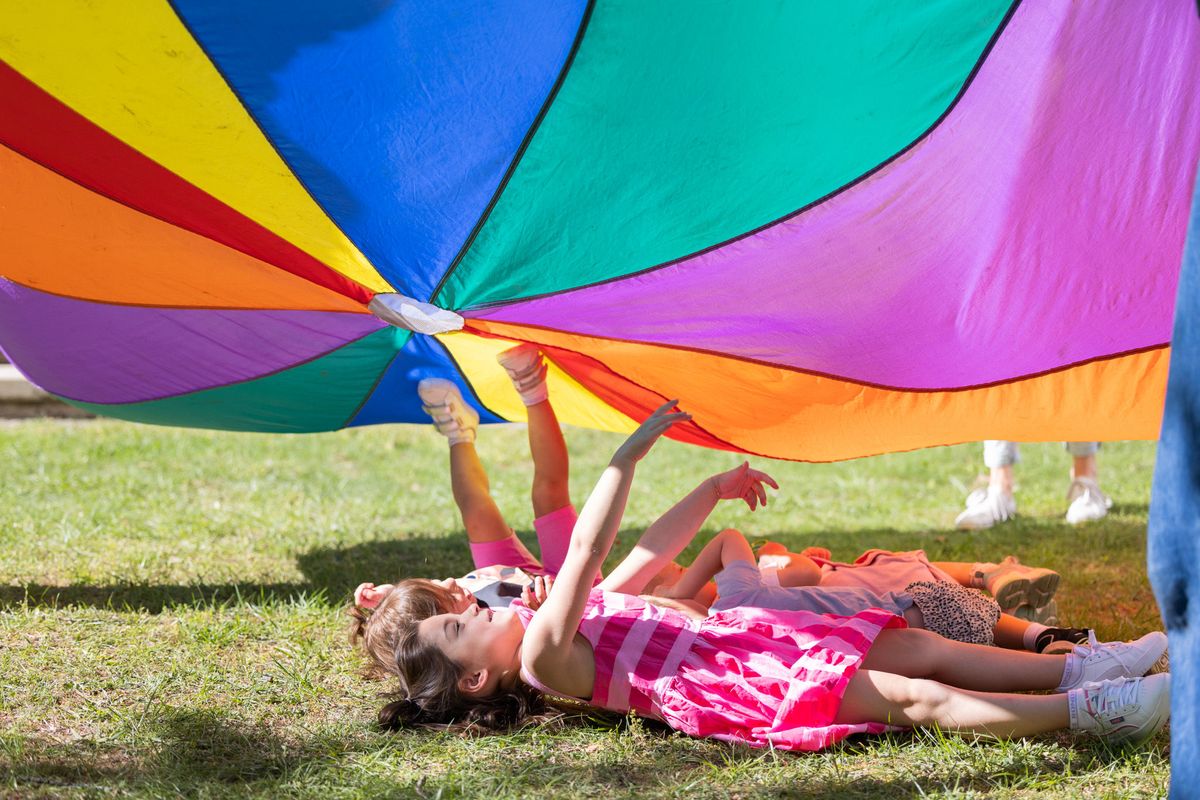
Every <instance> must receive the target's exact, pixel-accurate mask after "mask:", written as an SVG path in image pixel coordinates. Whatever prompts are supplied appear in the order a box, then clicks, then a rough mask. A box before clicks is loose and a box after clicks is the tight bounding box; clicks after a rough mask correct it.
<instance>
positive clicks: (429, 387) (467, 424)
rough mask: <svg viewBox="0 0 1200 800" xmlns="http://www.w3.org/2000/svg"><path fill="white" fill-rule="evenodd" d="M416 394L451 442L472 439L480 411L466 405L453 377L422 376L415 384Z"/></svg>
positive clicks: (439, 431) (434, 424) (440, 431)
mask: <svg viewBox="0 0 1200 800" xmlns="http://www.w3.org/2000/svg"><path fill="white" fill-rule="evenodd" d="M417 394H418V395H419V396H420V398H421V403H422V408H424V409H425V413H426V414H428V415H429V416H431V417H433V426H434V427H435V428H437V430H438V433H440V434H442V435H443V436H445V437H446V438H447V439H449V440H450V444H451V445H456V444H461V443H463V442H473V441H475V428H476V427H478V426H479V412H478V411H476V410H475V409H473V408H471V407H470V406H469V405H467V401H466V400H463V396H462V394H461V393H459V391H458V386H456V385H455V384H454V382H453V381H448V380H445V379H444V378H425V379H424V380H423V381H421V382H420V383H418V384H417Z"/></svg>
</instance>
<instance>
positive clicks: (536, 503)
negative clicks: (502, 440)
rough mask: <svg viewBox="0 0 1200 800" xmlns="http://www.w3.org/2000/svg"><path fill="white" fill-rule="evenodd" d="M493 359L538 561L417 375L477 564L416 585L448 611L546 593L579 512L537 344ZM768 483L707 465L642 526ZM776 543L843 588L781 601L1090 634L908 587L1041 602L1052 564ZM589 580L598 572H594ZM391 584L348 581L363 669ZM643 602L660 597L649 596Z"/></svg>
mask: <svg viewBox="0 0 1200 800" xmlns="http://www.w3.org/2000/svg"><path fill="white" fill-rule="evenodd" d="M497 360H498V361H499V362H500V365H501V366H503V367H504V368H505V370H506V371H507V372H508V374H509V377H510V378H511V380H512V382H513V387H514V388H515V389H516V391H517V393H518V395H519V396H520V398H521V400H522V402H523V403H524V404H525V406H526V408H527V412H528V420H529V424H528V426H527V431H528V437H529V451H530V456H531V458H532V461H533V468H534V469H533V485H532V487H531V490H530V499H531V504H532V507H533V515H534V522H533V527H534V530H535V532H536V533H537V539H538V545H539V548H540V551H541V560H539V559H538V558H536V557H534V556H533V555H532V554H531V553H530V552H529V550H527V549H526V548H525V546H524V545H523V544H522V543H521V541H520V540H519V539H518V538H517V537H516V535H515V534H514V533H513V530H512V528H511V527H509V525H508V523H507V522H506V521H505V519H504V517H503V515H502V514H501V513H500V509H499V508H498V507H497V505H496V503H495V501H494V500H493V499H492V496H491V494H490V492H489V484H488V478H487V472H486V470H485V469H484V466H483V463H482V462H481V461H480V458H479V455H478V453H477V452H476V450H475V438H476V432H477V426H478V422H479V415H478V413H477V412H476V411H475V410H474V409H473V408H471V406H470V405H468V404H467V403H466V402H465V401H464V400H463V398H462V395H461V394H460V393H459V390H458V388H457V386H455V385H454V384H453V383H451V382H450V381H446V380H439V379H427V380H424V381H422V382H421V383H420V386H419V389H418V391H419V392H420V396H421V400H422V403H423V405H424V408H425V410H426V411H427V412H428V413H429V414H430V416H431V417H432V419H433V421H434V425H435V426H436V428H437V430H438V432H439V433H441V434H442V435H443V436H445V437H446V438H447V440H448V442H449V445H450V447H449V454H450V485H451V490H452V494H453V496H454V499H455V503H456V505H457V506H458V510H459V514H460V516H461V518H462V522H463V527H464V529H465V530H466V533H467V540H468V544H469V546H470V550H471V556H472V559H473V560H474V562H475V569H474V570H473V571H472V572H471V573H469V574H468V575H466V576H464V577H461V578H457V579H455V578H444V579H441V580H438V581H433V582H431V584H432V585H430V586H428V587H427V589H428V591H427V592H423V593H418V595H419V596H420V597H419V601H420V602H422V603H425V604H426V605H428V603H432V602H434V600H433V594H431V593H437V594H441V595H444V599H443V605H442V607H443V608H444V609H445V610H450V611H456V612H457V611H462V610H464V609H465V608H467V607H468V606H470V605H475V604H482V605H484V606H486V607H489V608H493V609H496V608H505V607H507V606H508V605H509V604H510V603H511V602H512V601H513V600H514V599H516V598H518V597H524V598H525V599H526V600H527V601H528V600H529V599H530V598H531V593H533V592H535V591H538V592H544V591H545V588H546V587H545V581H546V580H547V579H549V578H550V577H552V576H553V575H554V574H555V573H557V571H558V569H559V567H560V566H561V565H562V562H563V558H564V557H565V556H566V552H567V545H568V543H569V541H570V535H571V529H572V527H573V526H574V524H575V520H576V514H575V509H574V508H573V507H572V506H571V501H570V488H569V472H570V470H569V458H568V453H567V448H566V444H565V442H564V440H563V436H562V431H561V429H560V428H559V424H558V419H557V417H556V416H555V413H554V408H553V406H552V404H551V402H550V398H549V392H548V387H547V385H546V371H547V370H546V365H545V363H544V361H543V358H542V354H541V353H540V352H539V351H538V349H537V348H536V347H535V346H533V345H530V344H524V345H519V346H517V347H514V348H512V349H509V350H506V351H504V352H503V353H501V354H500V355H499V356H498V359H497ZM768 485H769V486H772V487H774V488H776V489H778V488H779V487H778V485H777V484H776V483H775V481H774V480H773V479H772V478H771V477H770V476H769V475H767V474H765V473H763V472H759V471H758V470H753V469H750V467H749V465H748V464H743V465H742V466H741V467H739V468H736V469H733V470H730V471H728V472H724V473H721V474H718V475H714V476H712V477H711V478H708V479H706V480H705V481H703V482H702V483H701V484H700V485H699V486H697V487H696V489H695V490H693V491H692V492H691V493H689V494H688V495H687V496H686V497H684V498H683V499H681V500H680V501H679V502H678V503H676V504H675V506H674V507H672V508H671V509H670V510H669V511H668V512H667V513H666V514H664V515H663V516H662V517H661V518H660V519H659V520H657V521H656V522H655V523H654V524H653V525H652V526H651V528H650V529H649V531H648V532H647V535H648V537H649V538H650V540H658V541H664V540H666V539H668V538H670V539H672V540H675V541H683V542H687V541H690V540H691V539H692V537H693V536H694V535H695V534H696V532H698V531H699V529H700V526H701V525H703V524H704V521H705V520H706V519H707V518H708V515H709V514H710V513H711V512H712V510H713V508H714V507H715V506H716V504H717V503H718V502H719V501H720V500H723V499H739V498H740V499H742V500H744V501H745V502H746V504H747V505H748V506H749V507H750V509H751V510H755V509H756V508H758V507H759V506H760V505H765V504H766V502H767V494H766V491H765V489H764V486H768ZM680 546H681V547H682V545H680ZM777 551H781V552H782V553H784V555H778V554H776V555H773V556H768V557H769V558H776V559H782V560H783V568H782V569H778V575H779V578H780V579H781V580H782V581H783V582H784V584H785V585H797V584H803V583H816V582H821V583H822V584H828V586H829V587H831V588H838V589H846V590H847V591H844V592H843V591H835V592H822V591H820V590H811V591H807V592H797V593H795V597H796V598H800V597H802V596H804V595H806V594H807V595H808V599H809V605H807V606H805V605H798V606H789V607H796V608H799V609H801V610H809V611H816V612H821V613H839V614H853V613H855V612H857V611H860V610H863V609H865V608H870V607H878V608H884V609H886V610H889V611H893V612H895V613H897V614H903V615H905V616H906V618H907V619H908V622H909V624H910V626H912V627H925V623H924V622H923V616H922V614H921V613H920V611H919V610H917V609H913V610H909V609H910V607H912V606H913V605H914V602H920V603H921V604H922V605H923V606H924V607H925V608H926V609H929V610H930V614H929V615H928V616H929V617H930V618H931V619H933V620H934V622H933V624H931V625H929V627H930V628H931V629H934V630H936V631H937V632H939V633H942V634H943V635H949V636H950V637H951V638H956V639H959V640H965V641H974V642H978V643H990V642H991V641H992V631H993V628H995V631H996V639H997V641H998V642H999V643H1000V644H1001V645H1002V646H1005V647H1013V648H1018V649H1020V648H1022V647H1023V648H1024V649H1028V650H1035V651H1040V650H1041V649H1043V648H1045V647H1046V646H1047V645H1048V644H1050V643H1052V642H1059V641H1064V642H1066V643H1068V644H1070V643H1074V642H1079V641H1082V640H1084V639H1086V638H1087V635H1088V631H1086V630H1083V629H1074V628H1047V627H1046V626H1044V625H1030V624H1029V623H1026V622H1023V621H1021V620H1016V619H1012V618H1009V617H1004V618H1000V617H999V611H998V610H995V604H994V603H991V602H990V601H988V600H986V599H985V598H983V597H982V596H980V595H978V594H976V593H971V592H965V591H963V592H959V593H957V594H955V593H953V592H952V590H951V589H950V587H948V586H940V585H935V586H930V587H927V588H925V589H919V590H917V591H916V592H915V593H909V592H906V591H905V589H906V587H907V586H908V585H909V584H910V583H912V582H914V581H927V582H928V581H934V582H942V583H953V582H954V580H955V578H954V577H952V576H959V578H958V579H959V580H960V581H961V582H963V583H964V584H969V582H970V581H972V580H978V581H979V582H980V583H982V584H983V585H984V586H986V588H988V589H989V590H990V591H992V592H993V594H996V595H997V596H998V597H1002V598H1003V599H1004V600H1005V602H1007V603H1010V604H1018V603H1022V602H1025V603H1029V602H1032V598H1034V597H1035V596H1036V597H1038V598H1041V600H1040V602H1039V605H1040V604H1041V603H1043V602H1045V600H1044V596H1047V595H1048V594H1050V593H1052V592H1053V590H1054V588H1055V587H1056V586H1057V578H1058V576H1057V574H1056V573H1054V572H1051V571H1050V570H1045V569H1042V570H1036V569H1031V568H1028V567H1025V566H1022V565H1017V564H1009V563H1004V564H999V565H997V564H967V563H957V562H945V563H942V562H939V563H936V564H933V563H930V562H929V561H928V559H926V558H925V555H924V553H922V552H919V551H917V552H914V553H888V552H886V551H872V558H871V563H864V564H861V565H860V564H855V565H841V566H843V567H845V568H844V569H837V570H836V572H835V568H836V567H837V566H838V565H836V562H828V564H825V565H823V566H818V564H817V562H815V561H813V560H812V559H810V558H809V557H808V556H807V555H804V554H786V551H782V548H777ZM676 552H677V551H676ZM826 555H828V554H827V553H826ZM830 565H832V566H830ZM682 573H683V567H680V566H679V565H678V564H676V563H674V562H673V561H670V560H667V561H666V562H665V564H664V566H663V568H662V569H661V570H660V571H659V573H657V574H656V575H654V576H652V577H651V578H650V579H649V580H648V581H647V583H646V587H645V588H644V590H643V591H645V592H647V593H649V594H652V595H656V596H661V595H662V594H663V593H662V592H659V591H658V589H657V587H658V586H660V585H665V584H670V583H673V582H675V581H677V580H678V579H679V576H680V575H681V574H682ZM596 580H599V574H597V576H596ZM393 588H394V587H393V585H392V584H382V585H379V586H376V585H375V584H373V583H363V584H361V585H360V586H359V587H358V589H357V590H356V591H355V595H354V605H353V606H352V607H351V608H350V609H349V611H350V613H351V615H352V616H353V617H354V619H355V624H354V628H353V630H352V632H351V638H352V640H354V641H361V642H362V645H363V647H364V649H365V650H366V651H367V653H368V654H369V655H370V656H371V662H372V666H371V671H372V672H373V673H375V674H377V675H380V676H382V675H385V674H389V673H394V672H395V659H394V658H393V657H392V653H393V652H394V650H395V642H394V641H393V640H392V637H391V635H390V632H391V631H393V630H394V629H395V626H392V625H388V624H384V619H385V618H388V617H402V616H407V615H409V614H410V613H411V609H410V608H409V605H410V604H411V603H412V602H416V601H417V600H418V595H414V594H413V593H412V592H400V593H393V591H392V590H393ZM864 590H868V591H864ZM765 594H770V592H769V591H768V592H766V593H765ZM691 599H692V600H695V601H696V602H694V603H688V604H687V607H690V608H692V609H695V610H697V611H699V612H701V613H703V614H707V609H708V607H709V606H710V605H712V603H713V602H714V601H715V599H716V592H715V586H714V585H713V584H712V583H707V584H705V585H704V586H703V587H702V588H701V589H700V590H698V591H697V592H696V593H695V595H694V597H692V598H691ZM652 602H660V603H665V602H666V601H664V600H657V599H652ZM745 604H746V605H755V604H756V603H754V602H747V603H745ZM1006 607H1007V606H1006ZM372 614H374V615H375V616H377V617H378V619H377V620H376V623H377V624H373V625H370V626H368V625H367V620H368V617H370V616H371V615H372ZM998 620H999V621H998Z"/></svg>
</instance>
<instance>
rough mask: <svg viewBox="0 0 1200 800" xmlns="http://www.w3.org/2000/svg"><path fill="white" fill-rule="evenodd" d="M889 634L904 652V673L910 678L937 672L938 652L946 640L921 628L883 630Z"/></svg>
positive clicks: (882, 633)
mask: <svg viewBox="0 0 1200 800" xmlns="http://www.w3.org/2000/svg"><path fill="white" fill-rule="evenodd" d="M884 634H890V636H889V638H890V639H892V640H893V644H894V645H895V646H896V647H898V648H900V650H901V651H902V652H903V653H904V661H905V664H904V666H905V671H904V674H905V675H908V676H909V677H910V678H927V677H930V676H932V675H935V674H937V670H938V664H939V663H940V662H939V653H940V651H941V649H942V647H943V646H944V645H945V643H946V640H945V639H943V638H942V637H941V636H938V635H937V634H936V633H932V632H931V631H927V630H924V629H922V628H903V629H900V630H890V631H883V632H881V633H880V634H879V635H880V636H883V635H884Z"/></svg>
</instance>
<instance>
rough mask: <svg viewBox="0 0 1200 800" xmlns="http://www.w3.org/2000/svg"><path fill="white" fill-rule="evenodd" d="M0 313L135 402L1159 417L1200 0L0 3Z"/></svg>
mask: <svg viewBox="0 0 1200 800" xmlns="http://www.w3.org/2000/svg"><path fill="white" fill-rule="evenodd" d="M0 60H2V63H0V144H2V145H3V147H2V148H0V228H2V229H0V345H2V346H3V348H4V351H5V353H6V354H7V355H8V356H9V358H10V359H11V360H12V361H13V362H14V363H15V364H17V365H18V366H19V367H20V369H21V370H22V371H23V372H24V373H25V374H26V375H27V376H28V377H29V378H31V379H32V380H33V381H34V382H35V383H37V384H39V385H41V386H42V387H44V388H45V389H47V390H49V391H50V392H52V393H54V394H56V395H58V396H60V397H62V398H64V399H66V400H68V401H70V402H72V403H74V404H75V405H78V406H81V407H83V408H86V409H89V410H91V411H95V412H97V413H100V414H106V415H110V416H114V417H121V418H124V419H131V420H138V421H142V422H151V423H159V424H169V425H189V426H203V427H212V428H227V429H234V430H254V431H296V432H300V431H319V430H331V429H337V428H341V427H345V426H356V425H368V424H373V423H385V422H420V421H425V420H426V417H425V416H424V415H423V414H422V413H421V411H420V407H419V401H418V399H417V397H416V391H415V386H416V382H417V381H418V380H420V379H421V378H423V377H426V376H442V377H448V378H451V379H453V380H455V381H457V382H458V383H460V385H462V387H463V388H464V390H465V391H466V392H467V394H468V396H469V397H471V398H473V400H474V401H475V402H476V403H477V404H478V405H480V406H481V407H482V408H483V409H484V417H485V419H486V420H491V421H498V420H503V419H508V420H516V419H521V418H522V417H523V409H522V407H521V405H520V403H519V401H518V398H517V397H516V394H515V393H514V392H513V390H512V388H511V387H510V385H509V383H508V380H507V378H506V376H505V375H504V373H503V372H502V371H501V369H500V367H499V366H498V365H497V364H496V362H495V355H496V353H498V352H499V351H501V350H502V349H504V348H506V347H508V346H510V345H511V343H512V342H515V341H531V342H536V343H538V344H539V345H541V346H542V348H543V349H544V350H545V352H546V353H547V354H548V355H549V357H550V359H551V360H552V362H553V367H552V372H551V381H552V393H553V394H552V396H553V397H554V399H555V402H556V406H557V408H558V410H559V412H560V416H561V417H562V419H563V420H564V421H566V422H571V423H576V424H582V425H589V426H595V427H601V428H609V429H616V430H623V429H628V428H629V427H630V426H631V422H630V420H631V419H637V418H639V417H641V416H642V415H644V414H645V413H647V412H648V411H649V410H650V409H652V408H654V407H655V406H657V405H659V404H660V402H661V401H662V399H663V398H672V397H678V398H681V400H682V405H683V407H684V408H686V409H687V410H689V411H691V412H692V413H693V414H694V416H695V419H694V423H693V424H691V425H688V426H685V427H680V428H677V429H676V430H675V431H673V433H672V436H674V437H675V438H677V439H681V440H684V441H688V442H693V443H697V444H702V445H706V446H709V447H719V448H727V449H734V450H739V451H744V452H749V453H758V454H763V455H768V456H774V457H781V458H791V459H809V460H828V459H839V458H847V457H853V456H859V455H865V454H870V453H879V452H884V451H889V450H901V449H909V448H915V447H921V446H925V445H931V444H941V443H950V442H960V441H970V440H974V439H979V438H985V437H986V438H1009V439H1019V440H1037V439H1107V438H1138V437H1144V438H1153V437H1155V436H1156V435H1157V431H1158V424H1159V420H1160V416H1161V407H1162V397H1163V391H1164V386H1165V380H1166V368H1167V361H1168V344H1169V338H1170V332H1171V315H1172V307H1173V297H1174V291H1175V283H1176V278H1177V274H1178V266H1179V260H1180V253H1181V252H1182V248H1183V240H1184V234H1185V228H1186V220H1187V211H1188V198H1189V193H1190V188H1191V181H1192V178H1193V176H1194V174H1195V168H1196V159H1197V152H1198V150H1200V103H1198V98H1200V93H1198V91H1197V89H1198V88H1200V24H1198V23H1197V19H1196V12H1195V7H1194V4H1193V3H1191V2H1189V0H1171V1H1169V2H1168V1H1167V0H1163V2H1150V1H1149V0H1148V1H1147V2H1124V1H1123V0H1111V1H1110V2H1103V1H1101V0H1096V2H1085V3H1067V2H1033V0H1029V1H1027V2H1019V3H1011V2H1009V1H1008V0H1004V1H1003V2H999V1H998V0H942V1H941V2H926V3H896V2H894V0H859V1H857V2H851V3H845V2H793V3H781V4H778V3H758V2H739V3H712V4H710V3H697V2H694V1H693V0H688V1H687V2H645V0H596V2H583V0H543V1H542V2H531V1H530V0H502V1H500V2H477V3H471V2H462V0H441V1H439V2H435V1H434V0H421V2H411V3H401V2H397V3H387V2H380V1H378V0H337V1H336V2H324V0H322V1H320V2H317V1H316V0H313V1H312V2H297V0H286V1H284V0H255V1H254V2H244V1H242V2H233V1H232V0H226V1H224V2H214V1H213V0H170V1H169V2H168V0H111V1H109V0H106V1H105V2H83V0H78V1H77V2H65V1H64V2H47V0H6V2H5V3H3V5H2V6H0Z"/></svg>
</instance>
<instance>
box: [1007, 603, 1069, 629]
mask: <svg viewBox="0 0 1200 800" xmlns="http://www.w3.org/2000/svg"><path fill="white" fill-rule="evenodd" d="M1004 613H1005V614H1012V615H1013V616H1014V617H1016V618H1017V619H1023V620H1026V621H1027V622H1038V623H1041V624H1042V625H1050V626H1051V627H1053V626H1055V625H1058V603H1056V602H1054V601H1053V600H1051V601H1050V602H1049V603H1046V605H1044V606H1038V607H1036V608H1034V607H1033V606H1017V607H1016V608H1013V609H1008V610H1006V611H1005V612H1004Z"/></svg>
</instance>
